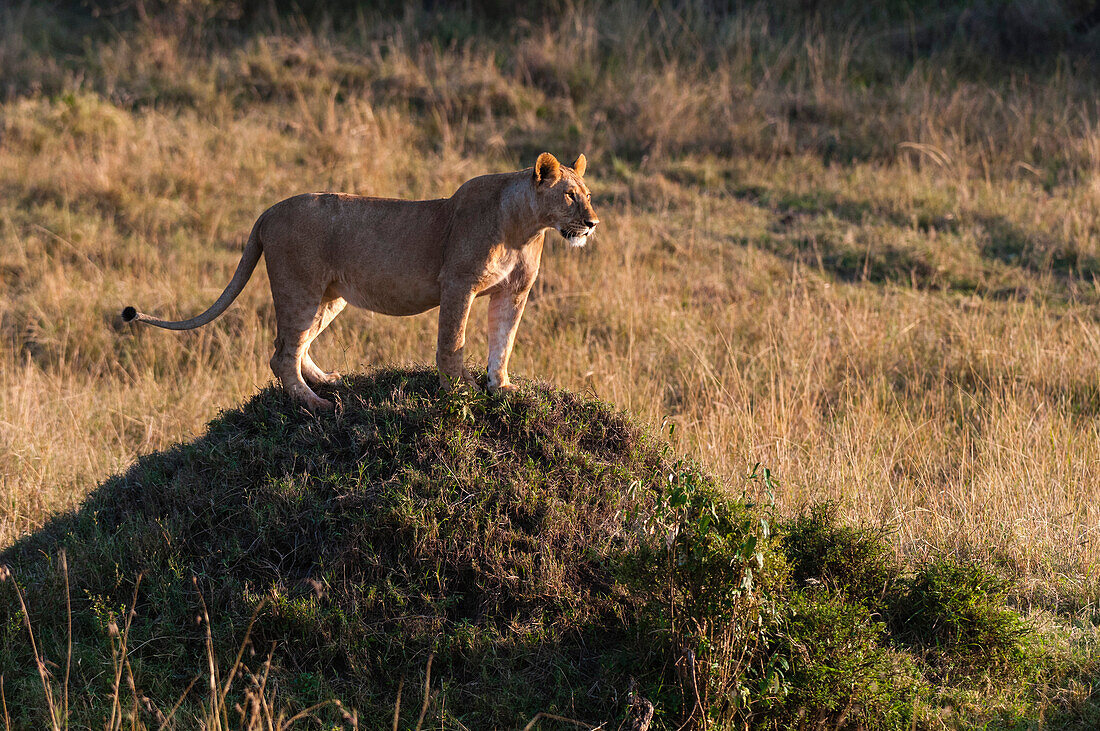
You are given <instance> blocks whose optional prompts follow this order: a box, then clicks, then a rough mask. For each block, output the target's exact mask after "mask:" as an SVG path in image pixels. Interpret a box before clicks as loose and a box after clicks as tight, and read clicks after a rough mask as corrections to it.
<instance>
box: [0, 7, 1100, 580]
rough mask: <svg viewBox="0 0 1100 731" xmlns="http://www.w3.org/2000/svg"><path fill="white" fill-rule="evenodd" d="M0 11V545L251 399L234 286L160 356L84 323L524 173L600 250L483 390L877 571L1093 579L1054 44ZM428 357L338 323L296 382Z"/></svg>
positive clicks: (254, 346) (1083, 78)
mask: <svg viewBox="0 0 1100 731" xmlns="http://www.w3.org/2000/svg"><path fill="white" fill-rule="evenodd" d="M181 7H192V6H181ZM194 7H195V8H198V7H200V6H198V5H196V6H194ZM1013 7H1016V8H1017V9H1019V8H1024V9H1026V6H1024V5H1021V4H1020V3H1016V4H1014V5H1013ZM1059 7H1060V8H1061V6H1059ZM1067 7H1069V6H1067ZM150 9H153V6H150ZM918 9H919V8H918ZM788 10H789V8H788ZM1059 12H1062V13H1063V14H1064V15H1065V16H1066V17H1067V18H1068V17H1070V15H1069V14H1070V10H1067V9H1065V8H1061V10H1060V11H1059ZM0 13H2V14H3V17H2V18H0V68H3V69H4V71H3V72H2V76H0V95H2V98H3V103H2V105H0V281H2V283H3V284H2V285H0V286H2V289H0V425H2V426H0V543H4V544H7V543H10V542H11V541H12V540H13V539H14V538H16V537H17V536H19V535H22V534H24V533H26V532H28V531H32V530H34V529H35V528H37V527H38V526H40V525H41V524H42V522H43V520H44V519H45V518H46V516H48V515H49V514H50V513H52V512H55V511H59V510H63V509H65V508H68V507H70V506H72V505H74V504H75V503H77V502H79V501H80V500H81V498H82V497H83V495H84V494H85V492H86V491H87V489H88V488H89V487H90V486H91V485H93V484H95V482H96V481H97V480H98V479H100V478H101V477H103V476H104V475H105V474H107V473H110V472H112V471H116V470H118V469H120V468H121V467H123V466H124V465H125V464H126V463H128V462H129V461H130V460H132V459H133V458H134V456H135V455H137V454H140V453H144V452H148V451H150V450H154V449H159V448H163V447H165V446H168V445H169V444H171V443H173V442H175V441H177V440H180V439H183V438H185V437H187V436H188V435H192V434H195V433H196V432H197V431H198V430H199V429H200V428H201V426H202V425H203V424H204V423H205V422H206V421H207V420H209V419H211V418H212V417H213V416H214V415H215V414H216V413H217V411H218V410H219V409H220V408H225V407H228V406H231V405H234V404H236V403H238V402H239V401H240V400H241V399H243V398H244V397H245V396H247V395H249V394H251V393H253V392H254V391H255V390H256V389H257V388H258V387H259V386H261V385H262V384H264V383H265V382H267V380H268V379H269V378H270V373H269V372H268V369H267V365H266V364H267V360H268V357H269V356H270V350H271V347H272V346H271V344H272V340H273V313H272V309H271V305H270V301H269V294H268V292H267V289H266V282H265V279H266V277H265V275H264V274H263V273H262V272H258V273H257V275H256V276H255V280H256V281H254V282H252V283H251V284H250V286H249V287H248V288H247V289H246V290H245V292H244V293H243V295H242V296H241V298H240V299H239V300H238V302H237V303H236V304H235V305H234V306H233V307H232V308H231V309H230V310H229V311H228V312H227V313H226V314H225V315H224V316H223V317H222V318H221V319H220V320H219V321H218V322H217V323H216V324H214V325H211V326H209V327H207V328H205V329H203V330H200V331H197V332H193V333H187V334H182V335H177V334H168V333H162V332H152V331H143V330H135V329H130V328H128V327H123V326H122V325H121V323H120V322H119V321H118V318H117V312H118V310H119V309H120V307H121V305H123V304H127V303H130V302H133V303H137V304H140V305H141V307H142V308H143V309H146V310H147V311H150V312H156V313H158V314H163V315H165V316H176V315H181V316H182V315H185V314H187V313H194V312H196V311H198V310H201V309H203V308H204V307H205V306H206V305H207V304H209V302H210V301H212V300H213V298H214V297H215V296H216V294H217V293H218V292H219V291H220V290H221V288H222V287H223V286H224V284H225V282H226V281H228V279H229V277H230V275H231V273H232V270H233V268H234V266H235V264H236V261H237V258H238V256H239V251H240V246H241V244H242V241H243V237H244V235H245V234H246V232H247V231H248V228H249V226H250V225H251V223H252V221H253V220H254V218H255V217H256V216H257V215H258V214H259V213H260V212H261V211H262V210H263V209H264V208H265V207H266V206H268V205H270V204H271V203H274V202H275V201H277V200H280V199H281V198H284V197H286V196H289V195H291V194H295V193H299V192H303V191H309V190H320V189H339V190H346V191H351V192H357V193H364V194H377V195H391V196H401V197H431V196H439V195H447V194H449V193H450V192H451V191H453V190H454V189H455V188H456V187H457V186H458V185H459V184H460V183H461V182H462V181H464V180H466V179H467V178H469V177H471V176H473V175H477V174H481V173H485V172H493V171H500V170H508V169H516V168H518V167H524V166H528V165H530V164H532V163H533V160H534V156H535V155H537V153H538V152H540V151H542V150H543V149H547V150H551V151H553V152H555V153H557V154H559V155H562V156H569V155H575V154H576V153H578V152H582V151H583V152H585V153H586V154H587V155H588V157H589V159H590V160H591V161H592V162H591V164H590V168H591V172H590V173H589V178H590V183H591V185H592V187H593V190H594V192H595V196H596V200H595V203H596V207H597V209H598V210H599V212H600V215H601V219H602V220H604V221H605V226H602V227H601V232H600V235H599V236H598V238H597V239H596V240H594V241H593V242H592V243H591V244H590V246H589V248H588V249H586V250H584V251H580V252H577V251H568V250H566V249H565V247H564V246H558V245H557V243H558V242H556V241H554V242H552V243H551V245H550V246H549V247H548V249H547V252H546V255H545V258H544V263H543V272H542V275H541V276H540V281H539V284H538V285H537V288H536V293H535V296H534V297H533V300H532V303H531V306H530V307H529V309H528V312H527V315H526V317H525V318H524V322H523V324H522V326H521V330H520V334H519V337H518V344H517V349H516V357H515V359H514V366H513V367H514V369H515V370H516V371H517V372H518V373H520V374H525V375H531V376H537V377H540V378H544V379H548V380H551V381H553V382H554V383H556V384H558V385H561V386H564V387H569V388H574V389H589V390H592V391H595V392H596V393H598V394H600V395H601V396H603V397H606V398H608V399H610V400H611V401H613V402H615V403H617V404H618V405H620V406H622V407H625V408H627V409H629V410H631V411H633V412H635V413H638V414H640V415H641V416H642V417H643V418H644V419H646V420H648V421H649V422H651V423H653V424H659V423H661V422H662V421H663V420H665V419H668V420H669V421H671V422H673V423H676V424H677V425H679V427H680V428H679V429H678V434H679V435H681V439H682V440H683V442H684V444H685V446H687V447H689V448H690V449H691V450H693V451H694V452H695V453H696V454H698V455H699V456H700V457H701V458H702V459H703V460H704V461H706V462H707V463H709V464H710V465H711V466H713V467H715V468H716V469H718V470H720V471H722V472H725V473H727V474H733V473H740V472H742V471H743V470H744V468H745V467H746V465H749V464H752V463H755V462H758V461H759V462H764V463H766V464H768V465H770V466H771V467H772V468H773V469H774V470H775V471H776V472H777V473H778V474H779V475H780V476H781V477H782V480H783V483H784V484H785V485H786V486H787V488H786V489H785V491H784V492H783V493H782V494H781V495H780V496H779V500H780V504H781V507H783V508H784V509H791V508H793V507H795V506H798V505H801V504H803V503H805V502H807V501H810V500H813V499H817V498H821V497H826V498H835V499H838V500H840V501H841V504H842V505H843V510H844V511H845V514H846V515H847V517H848V518H850V519H860V518H871V519H874V520H878V521H885V522H887V523H889V524H891V525H893V526H894V527H895V528H896V530H897V533H898V536H899V538H900V545H901V546H902V550H903V551H904V552H905V553H906V554H907V555H910V556H912V557H914V558H916V557H922V556H926V555H930V554H931V553H932V552H933V551H939V550H942V549H947V550H949V551H952V552H955V553H957V554H959V555H962V556H970V555H982V556H986V557H990V558H993V559H995V560H997V561H999V562H1001V564H1002V565H1003V566H1004V567H1005V570H1006V571H1008V572H1011V573H1015V574H1017V578H1020V579H1021V580H1023V582H1024V583H1025V584H1026V585H1029V586H1031V587H1032V588H1033V590H1034V594H1035V596H1062V595H1066V596H1071V597H1079V598H1083V597H1087V596H1088V594H1087V589H1089V588H1090V587H1093V586H1094V577H1095V571H1094V567H1095V566H1096V564H1097V560H1098V558H1100V553H1098V550H1097V542H1096V540H1095V538H1096V536H1095V533H1096V526H1097V525H1098V524H1100V508H1098V507H1097V501H1096V500H1095V485H1097V484H1098V483H1100V462H1098V460H1097V459H1096V457H1095V455H1097V454H1100V428H1098V426H1097V424H1098V422H1097V416H1098V414H1100V367H1098V362H1100V361H1098V359H1097V357H1096V356H1097V351H1098V348H1100V327H1098V325H1097V321H1098V320H1097V318H1098V316H1100V291H1098V289H1097V279H1096V277H1097V273H1098V272H1100V239H1098V237H1100V218H1098V213H1097V211H1098V206H1097V203H1098V202H1100V130H1098V128H1097V112H1098V110H1097V109H1096V103H1095V99H1096V91H1097V88H1096V82H1095V78H1096V76H1095V69H1094V66H1093V65H1092V62H1091V61H1089V60H1088V58H1087V57H1085V56H1080V55H1074V54H1075V51H1074V49H1075V46H1074V44H1073V43H1072V42H1070V41H1066V42H1065V43H1064V44H1062V45H1061V46H1057V47H1056V48H1055V51H1056V52H1054V53H1049V54H1047V55H1044V56H1041V57H1040V56H1035V57H1033V58H1030V59H1024V60H1020V59H1017V58H1014V57H1011V56H998V55H996V54H997V53H998V50H997V49H996V48H993V49H992V50H990V49H989V48H986V47H983V46H982V45H981V44H978V43H977V42H976V39H978V38H979V36H980V35H981V31H982V28H981V27H978V28H976V29H975V28H973V27H970V26H967V25H966V23H971V24H973V23H977V22H979V21H980V20H981V17H982V16H980V14H979V15H975V14H973V13H972V14H971V15H969V16H965V17H966V18H970V20H965V18H964V16H963V15H960V14H958V13H956V14H955V15H951V14H941V15H928V14H922V15H920V17H921V18H922V20H921V21H920V22H917V21H916V20H914V19H912V18H914V17H916V16H910V15H907V14H905V13H903V12H899V13H895V14H892V15H891V14H887V15H886V16H885V17H862V18H861V17H860V16H858V15H855V16H853V15H851V14H848V15H842V16H840V19H837V16H830V15H829V14H827V13H824V12H821V13H817V14H813V13H807V12H799V13H788V14H787V15H786V16H784V15H783V13H782V12H780V11H779V10H775V9H771V8H769V7H768V6H766V5H765V4H759V5H754V4H749V5H746V6H744V7H741V8H739V9H737V10H736V11H730V12H721V13H719V12H717V11H714V10H713V9H712V6H711V5H710V4H707V3H701V2H700V3H695V2H687V3H683V4H680V5H678V6H675V7H673V6H656V5H653V4H644V3H638V2H636V1H634V0H617V1H612V2H606V3H592V4H589V3H579V4H575V5H569V6H567V7H565V8H564V9H562V10H560V11H559V12H555V13H550V14H546V15H545V16H542V17H541V18H540V19H538V20H536V21H533V22H526V23H524V22H516V23H513V24H509V25H508V26H507V28H505V29H501V28H500V27H498V26H494V25H492V23H491V22H490V21H487V20H485V19H484V18H482V17H481V16H479V15H477V14H474V13H469V12H460V11H451V10H440V11H438V12H434V13H429V12H426V11H409V12H406V13H404V14H396V15H393V14H391V15H389V16H387V15H385V14H383V13H379V12H373V11H372V12H360V13H358V14H356V15H353V16H352V17H351V20H350V21H346V22H344V21H341V22H331V21H325V20H324V19H319V20H318V19H314V20H311V21H309V22H306V21H300V20H295V19H287V18H285V17H284V18H271V17H268V18H266V19H263V18H261V19H260V20H256V21H253V22H252V23H250V24H232V23H229V24H227V23H225V22H222V21H219V20H217V18H215V19H213V20H210V19H206V20H203V19H202V18H198V19H197V20H196V19H195V17H194V16H187V15H186V13H185V14H183V15H180V14H176V15H173V14H172V13H167V14H164V15H155V14H154V15H153V16H151V17H147V18H146V19H145V20H144V21H143V20H140V19H137V20H128V19H126V18H117V17H116V18H113V19H107V20H98V21H97V20H89V19H87V18H78V19H77V20H74V21H72V23H71V24H70V22H69V20H68V18H69V16H66V15H64V14H63V13H62V14H60V15H55V14H54V13H52V12H51V11H50V9H49V8H48V7H47V6H45V5H42V4H38V3H30V2H24V3H21V4H14V5H9V6H8V7H6V8H4V9H3V10H0ZM204 17H205V16H204ZM907 18H909V19H907ZM975 18H977V20H975ZM1044 22H1047V23H1048V25H1049V24H1050V23H1053V22H1054V21H1049V19H1048V21H1044ZM936 23H939V25H936ZM1044 27H1047V26H1044ZM1050 27H1054V26H1050ZM74 29H78V30H74ZM945 29H946V30H945ZM968 33H969V34H970V35H967V34H968ZM960 34H961V35H960ZM1082 37H1085V36H1082ZM937 39H939V40H937ZM968 40H969V41H973V42H968ZM484 320H485V312H484V305H483V304H482V303H478V305H476V306H475V310H474V315H473V316H472V332H471V343H472V348H471V351H472V353H473V354H477V357H478V358H479V359H482V360H483V358H484V353H483V351H484V343H485V327H484ZM434 331H435V321H434V315H433V314H431V313H429V314H426V315H422V316H418V317H414V318H407V319H395V318H386V317H382V316H378V315H373V314H370V313H365V312H348V313H346V314H345V315H344V316H343V317H341V318H340V319H339V320H338V321H337V323H336V324H335V325H334V326H333V327H332V328H331V330H330V331H329V333H328V334H326V335H325V337H324V338H322V339H321V340H320V341H319V342H318V344H317V346H316V351H317V352H316V358H317V360H318V362H319V363H320V364H322V366H324V367H327V368H337V369H339V370H344V371H354V370H358V369H362V368H365V367H368V366H369V365H372V364H379V363H404V362H410V361H418V362H423V361H430V360H431V358H432V355H433V346H434ZM1082 600H1084V599H1082Z"/></svg>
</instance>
